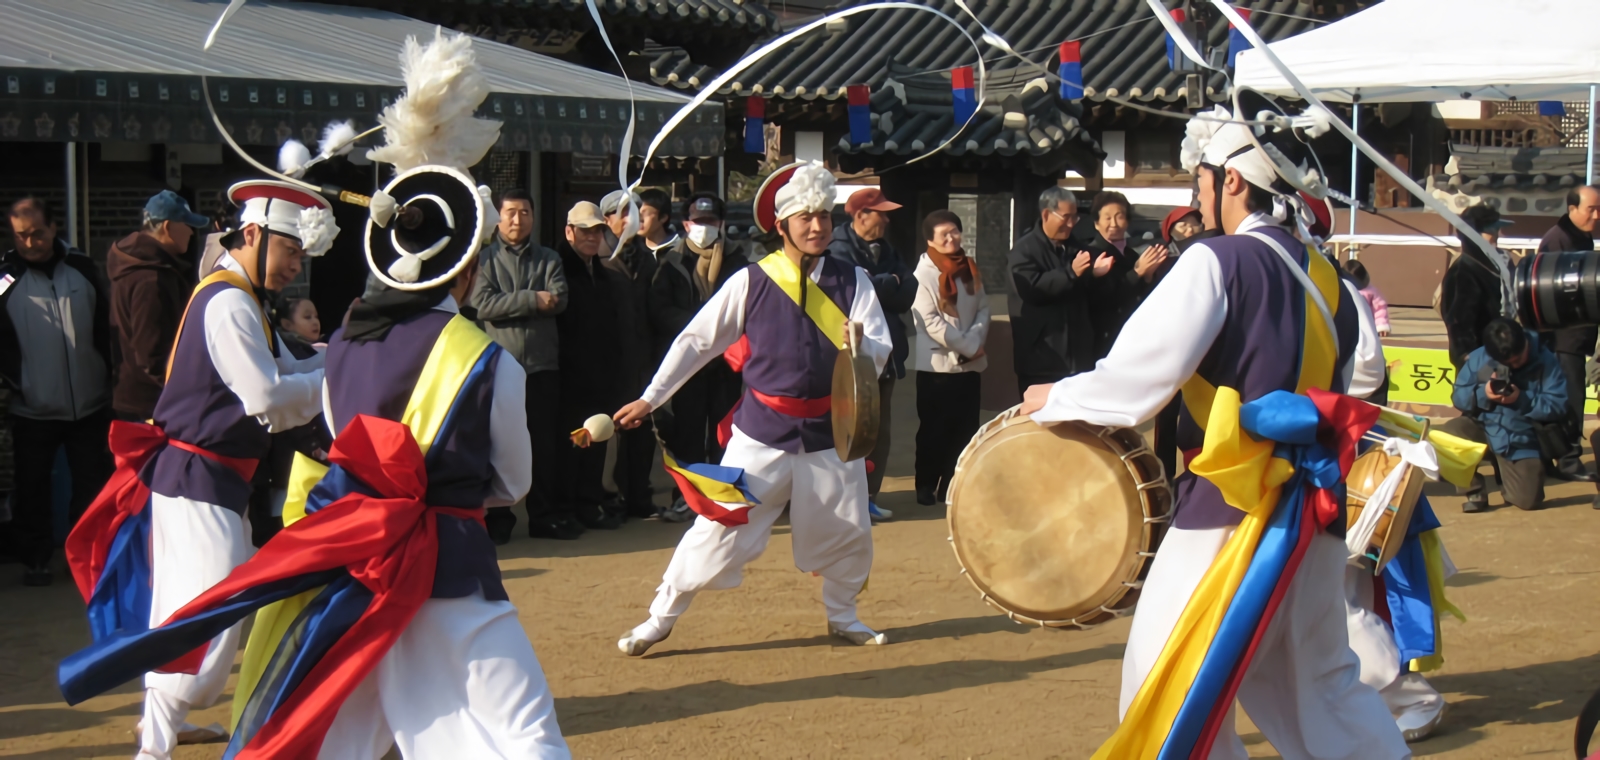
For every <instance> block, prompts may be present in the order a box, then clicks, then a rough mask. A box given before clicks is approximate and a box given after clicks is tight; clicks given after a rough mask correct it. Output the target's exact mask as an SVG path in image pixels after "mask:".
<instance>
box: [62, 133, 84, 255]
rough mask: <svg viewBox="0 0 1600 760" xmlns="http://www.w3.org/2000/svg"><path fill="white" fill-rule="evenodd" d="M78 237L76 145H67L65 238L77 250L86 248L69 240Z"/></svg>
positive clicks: (80, 242)
mask: <svg viewBox="0 0 1600 760" xmlns="http://www.w3.org/2000/svg"><path fill="white" fill-rule="evenodd" d="M77 236H78V144H77V143H75V142H69V143H67V237H68V239H69V242H71V243H72V244H73V245H75V246H77V247H79V248H87V247H88V243H83V242H82V241H78V240H71V238H76V237H77Z"/></svg>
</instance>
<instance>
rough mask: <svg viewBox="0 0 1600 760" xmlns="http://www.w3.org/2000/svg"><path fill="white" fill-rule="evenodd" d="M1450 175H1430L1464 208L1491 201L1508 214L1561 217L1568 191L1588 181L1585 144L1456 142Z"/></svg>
mask: <svg viewBox="0 0 1600 760" xmlns="http://www.w3.org/2000/svg"><path fill="white" fill-rule="evenodd" d="M1450 154H1451V156H1450V163H1448V164H1446V165H1445V173H1444V174H1435V175H1433V176H1431V177H1429V178H1428V180H1427V190H1428V191H1429V192H1430V193H1432V194H1433V196H1434V197H1435V198H1439V199H1440V200H1443V201H1445V202H1446V203H1449V204H1450V206H1451V208H1454V209H1455V210H1456V211H1461V210H1463V209H1465V208H1466V207H1468V206H1470V205H1472V204H1474V203H1488V204H1490V205H1492V206H1495V207H1497V208H1499V209H1500V211H1501V212H1502V213H1512V214H1531V215H1534V216H1560V215H1561V214H1562V213H1563V212H1565V211H1566V208H1567V204H1566V194H1567V192H1568V191H1569V190H1571V189H1572V188H1574V187H1577V186H1579V185H1582V184H1583V182H1584V176H1585V169H1586V167H1585V162H1586V160H1587V154H1586V152H1585V150H1584V149H1583V148H1480V147H1477V146H1472V145H1452V146H1450Z"/></svg>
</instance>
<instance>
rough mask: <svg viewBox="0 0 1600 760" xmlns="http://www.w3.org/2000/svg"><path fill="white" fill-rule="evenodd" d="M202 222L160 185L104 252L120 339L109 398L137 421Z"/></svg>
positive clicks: (146, 412)
mask: <svg viewBox="0 0 1600 760" xmlns="http://www.w3.org/2000/svg"><path fill="white" fill-rule="evenodd" d="M209 225H210V220H208V219H206V217H204V216H202V215H200V214H196V213H195V212H194V211H192V210H190V208H189V203H188V202H187V201H185V200H184V199H183V198H182V197H181V196H179V195H178V194H177V193H174V192H172V191H171V190H162V191H161V192H159V193H156V194H155V195H154V196H153V197H151V198H150V200H149V201H148V202H147V203H145V204H144V224H143V226H142V227H140V229H138V230H137V231H135V232H133V233H132V234H130V235H128V236H127V237H125V238H123V239H121V240H119V241H117V242H116V243H114V244H112V246H111V250H110V251H108V252H107V253H106V273H107V275H108V276H109V277H110V279H111V324H112V326H113V327H114V328H115V329H116V333H117V340H118V341H119V342H120V345H121V347H122V368H121V371H119V372H118V373H117V385H116V388H115V390H114V391H113V393H112V398H111V406H112V408H113V409H114V410H115V411H116V414H117V417H118V418H119V419H124V420H132V421H141V422H142V421H144V420H147V419H149V418H150V415H151V413H152V412H154V411H155V408H156V399H157V398H159V397H160V396H161V387H162V385H163V384H164V382H163V381H164V379H165V377H166V369H167V355H168V354H170V353H171V352H172V339H173V337H174V336H176V335H177V334H178V320H179V318H180V317H182V316H183V308H184V306H185V305H186V304H188V302H189V291H190V290H192V289H193V288H194V284H195V280H194V274H193V271H194V267H193V265H192V263H191V262H190V260H189V258H188V251H189V243H190V241H192V240H193V239H194V235H195V230H196V229H204V228H206V227H208V226H209Z"/></svg>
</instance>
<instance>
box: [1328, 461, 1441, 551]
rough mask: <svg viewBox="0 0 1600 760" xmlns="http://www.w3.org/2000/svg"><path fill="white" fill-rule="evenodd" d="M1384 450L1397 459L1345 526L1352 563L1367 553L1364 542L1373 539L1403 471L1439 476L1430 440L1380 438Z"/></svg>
mask: <svg viewBox="0 0 1600 760" xmlns="http://www.w3.org/2000/svg"><path fill="white" fill-rule="evenodd" d="M1383 453H1385V454H1388V455H1389V456H1398V457H1400V463H1399V464H1398V465H1396V466H1395V468H1394V469H1393V470H1390V471H1389V474H1388V475H1386V476H1384V478H1383V480H1382V482H1380V483H1378V487H1377V488H1374V489H1372V493H1371V495H1369V496H1368V497H1367V505H1366V506H1365V507H1363V508H1362V510H1361V516H1360V517H1357V518H1356V521H1355V524H1354V525H1351V526H1349V527H1348V528H1347V529H1346V530H1345V537H1344V545H1345V548H1346V549H1348V550H1349V552H1350V562H1351V564H1356V565H1360V564H1362V559H1363V558H1364V557H1365V556H1366V554H1367V545H1368V544H1370V543H1372V534H1373V533H1375V532H1377V529H1378V519H1379V518H1381V517H1383V515H1384V514H1385V513H1387V512H1388V511H1389V502H1391V501H1394V497H1395V494H1396V493H1398V492H1399V491H1400V484H1401V483H1403V482H1405V477H1406V474H1407V473H1409V472H1410V471H1411V468H1413V467H1415V468H1417V469H1419V470H1421V471H1422V474H1423V475H1425V476H1426V477H1427V478H1428V480H1438V479H1439V453H1438V452H1437V451H1434V449H1433V444H1431V443H1429V442H1428V441H1427V440H1422V441H1407V440H1404V439H1401V438H1386V439H1384V441H1383ZM1406 528H1407V526H1405V525H1395V524H1393V523H1391V524H1390V525H1389V530H1390V531H1396V530H1398V531H1402V532H1404V531H1405V530H1406Z"/></svg>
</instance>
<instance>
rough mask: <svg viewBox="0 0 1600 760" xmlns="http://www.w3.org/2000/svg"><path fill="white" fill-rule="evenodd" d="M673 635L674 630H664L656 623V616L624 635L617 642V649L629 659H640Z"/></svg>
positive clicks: (668, 628) (669, 628)
mask: <svg viewBox="0 0 1600 760" xmlns="http://www.w3.org/2000/svg"><path fill="white" fill-rule="evenodd" d="M671 635H672V628H671V627H670V626H669V627H666V628H665V629H663V628H662V627H661V626H660V625H659V624H657V623H656V619H655V616H653V615H652V616H651V617H650V619H649V620H646V621H644V622H643V623H640V624H638V625H636V626H634V627H633V630H631V631H628V632H627V633H624V634H622V638H620V639H618V640H617V649H620V650H622V653H623V654H625V655H627V656H629V657H638V656H640V655H642V654H644V653H645V652H648V651H650V647H653V646H655V645H657V644H659V643H661V642H663V641H666V640H667V637H668V636H671Z"/></svg>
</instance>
